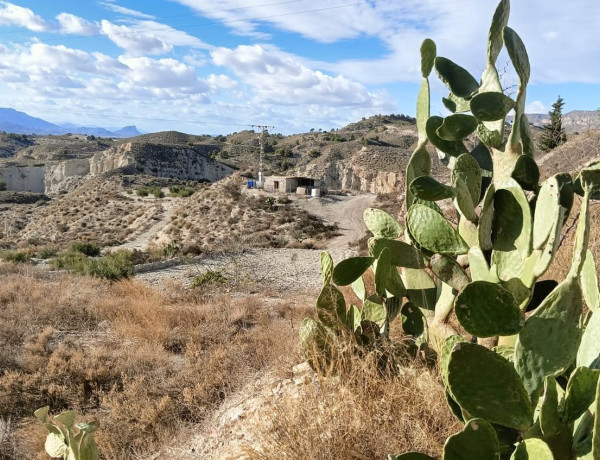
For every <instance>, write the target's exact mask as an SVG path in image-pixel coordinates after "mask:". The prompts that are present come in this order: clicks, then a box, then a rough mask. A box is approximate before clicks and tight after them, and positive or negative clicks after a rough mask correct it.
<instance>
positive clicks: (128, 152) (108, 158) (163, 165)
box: [0, 133, 233, 194]
mask: <svg viewBox="0 0 600 460" xmlns="http://www.w3.org/2000/svg"><path fill="white" fill-rule="evenodd" d="M177 134H179V133H177ZM181 136H184V137H186V136H187V135H181ZM161 137H162V139H161ZM171 137H173V136H171ZM175 137H177V136H175ZM153 138H154V140H155V141H154V142H151V141H152V140H153ZM168 140H169V136H160V135H154V136H152V135H151V136H139V137H135V138H132V139H130V140H128V141H127V142H115V141H112V140H104V139H101V140H99V139H96V138H93V137H91V136H90V137H86V136H73V135H71V136H58V137H55V136H24V137H23V136H16V135H15V136H14V137H12V138H11V137H7V138H6V139H5V140H4V142H3V143H4V145H6V152H8V153H10V154H11V155H7V158H5V159H3V160H1V161H0V179H2V180H3V181H4V182H5V184H6V188H7V189H8V190H13V191H30V192H36V193H46V194H56V193H58V192H61V191H69V190H72V189H73V188H74V187H76V186H77V185H78V184H80V183H81V182H83V181H85V180H88V179H90V178H92V177H95V176H97V175H98V174H102V173H104V172H108V171H111V170H115V169H118V168H123V167H128V168H129V171H130V173H133V174H141V175H151V176H155V177H160V178H174V179H179V180H184V181H185V180H194V181H208V182H213V181H216V180H220V179H222V178H224V177H226V176H228V175H230V174H231V173H232V172H233V169H232V168H231V167H229V166H227V165H225V164H223V163H221V162H219V161H217V160H215V159H213V158H211V157H210V153H211V152H212V151H213V148H211V147H210V146H209V145H193V144H192V142H188V141H187V138H186V141H185V142H176V143H171V142H167V141H168Z"/></svg>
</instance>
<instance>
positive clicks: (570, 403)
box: [561, 367, 600, 423]
mask: <svg viewBox="0 0 600 460" xmlns="http://www.w3.org/2000/svg"><path fill="white" fill-rule="evenodd" d="M599 375H600V370H595V369H589V368H587V367H578V368H576V369H575V370H574V371H573V372H572V373H571V376H570V377H569V382H568V383H567V391H566V393H565V399H564V403H563V405H562V411H561V420H562V421H563V422H564V423H570V422H574V421H575V420H577V419H578V418H579V417H580V416H581V415H582V414H583V413H584V412H585V411H586V410H587V408H588V407H590V405H591V404H592V403H593V402H594V399H595V397H596V386H597V385H598V376H599Z"/></svg>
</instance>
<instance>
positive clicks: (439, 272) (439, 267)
mask: <svg viewBox="0 0 600 460" xmlns="http://www.w3.org/2000/svg"><path fill="white" fill-rule="evenodd" d="M429 264H430V268H431V271H432V272H433V273H435V276H437V277H438V278H439V279H441V280H442V281H443V282H444V283H446V284H449V285H450V286H452V287H453V288H454V289H456V290H457V291H462V290H463V289H464V287H465V286H466V285H467V284H469V277H468V276H467V273H466V272H465V271H464V270H463V268H462V267H461V266H460V265H459V264H458V262H456V260H454V259H452V258H451V257H448V256H443V255H441V254H436V255H435V256H433V257H432V258H431V260H430V262H429Z"/></svg>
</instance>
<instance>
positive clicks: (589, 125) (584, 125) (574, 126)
mask: <svg viewBox="0 0 600 460" xmlns="http://www.w3.org/2000/svg"><path fill="white" fill-rule="evenodd" d="M527 118H528V119H529V123H531V124H533V125H534V126H537V127H541V126H543V125H545V124H547V123H550V115H549V114H547V113H528V114H527ZM507 120H512V116H509V117H507ZM562 125H563V127H564V128H565V131H566V132H567V134H574V133H583V132H586V131H590V130H595V129H600V113H599V112H598V111H597V110H572V111H571V112H567V113H563V115H562Z"/></svg>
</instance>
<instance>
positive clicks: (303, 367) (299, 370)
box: [292, 361, 313, 377]
mask: <svg viewBox="0 0 600 460" xmlns="http://www.w3.org/2000/svg"><path fill="white" fill-rule="evenodd" d="M292 372H293V373H294V377H300V376H303V375H307V374H312V372H313V370H312V369H311V367H310V364H308V361H304V362H303V363H301V364H297V365H296V366H294V367H293V368H292Z"/></svg>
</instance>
